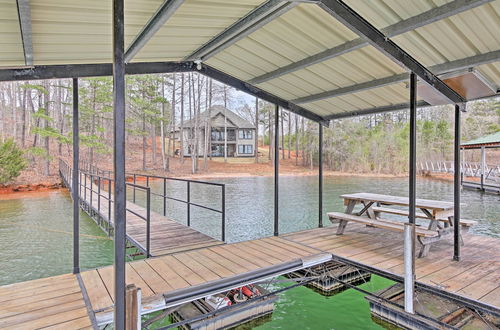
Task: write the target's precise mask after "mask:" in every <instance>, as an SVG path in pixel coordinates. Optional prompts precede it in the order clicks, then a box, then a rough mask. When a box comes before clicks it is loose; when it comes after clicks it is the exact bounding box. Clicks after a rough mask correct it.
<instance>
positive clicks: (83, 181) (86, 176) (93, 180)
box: [59, 159, 151, 257]
mask: <svg viewBox="0 0 500 330" xmlns="http://www.w3.org/2000/svg"><path fill="white" fill-rule="evenodd" d="M96 169H97V168H96ZM59 172H60V174H61V177H62V179H63V181H64V183H65V185H66V186H67V187H68V188H69V189H70V190H72V186H71V185H70V184H69V181H68V180H69V179H70V178H71V177H72V175H73V169H72V168H71V167H70V166H69V165H68V164H67V163H66V162H65V161H64V160H62V159H60V160H59ZM79 172H80V173H79V196H80V202H81V201H84V202H85V203H87V205H89V206H90V208H92V209H94V210H96V211H97V213H98V214H101V198H102V199H104V200H105V201H106V202H107V203H108V226H107V232H108V236H109V235H110V227H109V225H110V224H111V210H112V209H113V208H112V204H113V203H114V200H113V195H112V194H111V192H112V182H113V181H114V179H113V178H111V177H109V176H104V175H98V174H97V173H99V172H97V171H95V173H92V172H87V171H84V170H80V171H79ZM100 173H104V172H102V171H101V172H100ZM87 181H89V183H90V185H88V183H87ZM106 182H107V193H106V192H104V193H103V192H102V189H101V187H102V186H103V184H106ZM126 184H127V185H128V186H130V187H133V189H134V201H135V191H136V190H137V189H139V190H141V191H144V192H145V193H146V215H142V214H140V213H138V212H135V211H134V210H132V209H130V208H128V207H127V208H126V211H127V212H129V213H131V214H133V215H135V216H137V217H139V218H141V219H142V220H144V221H145V222H146V249H145V250H144V248H142V249H143V250H144V252H145V253H146V256H147V257H150V256H151V188H150V187H145V186H141V185H138V184H136V183H130V182H127V183H126ZM94 185H97V189H94ZM87 193H88V194H89V201H90V203H89V202H88V201H87ZM94 194H97V208H96V207H95V206H94V205H93V200H94ZM82 197H83V199H82ZM125 221H127V220H126V219H125ZM129 239H130V240H132V241H134V243H135V244H136V245H137V246H138V247H139V248H141V246H140V244H139V243H138V242H135V240H133V239H132V238H131V237H129Z"/></svg>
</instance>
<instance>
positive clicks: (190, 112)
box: [188, 73, 196, 174]
mask: <svg viewBox="0 0 500 330" xmlns="http://www.w3.org/2000/svg"><path fill="white" fill-rule="evenodd" d="M192 79H193V74H192V73H189V74H188V97H189V121H190V125H191V126H190V127H189V148H190V150H189V155H190V156H191V173H193V174H194V173H195V172H196V169H195V166H194V158H193V157H194V141H193V138H194V131H193V103H194V102H192V100H191V97H192V96H193V95H192V94H194V91H193V88H192V86H193V85H192V84H191V82H192Z"/></svg>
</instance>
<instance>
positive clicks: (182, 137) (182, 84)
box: [179, 73, 184, 164]
mask: <svg viewBox="0 0 500 330" xmlns="http://www.w3.org/2000/svg"><path fill="white" fill-rule="evenodd" d="M179 139H180V143H181V146H180V156H181V164H184V73H181V127H180V129H179Z"/></svg>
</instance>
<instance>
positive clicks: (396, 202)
mask: <svg viewBox="0 0 500 330" xmlns="http://www.w3.org/2000/svg"><path fill="white" fill-rule="evenodd" d="M341 197H342V198H343V199H344V205H345V206H346V210H345V213H346V214H349V215H353V216H354V217H356V216H357V217H360V216H362V215H363V214H366V215H367V216H368V218H369V219H370V221H369V224H368V222H367V224H368V225H371V226H374V227H380V228H388V229H395V230H402V228H403V224H402V223H401V226H397V224H394V223H391V222H389V221H385V220H382V219H380V217H379V215H380V213H381V212H387V213H393V214H400V215H408V211H404V210H397V209H384V208H382V207H381V206H406V207H409V205H410V201H409V198H408V197H401V196H391V195H382V194H373V193H355V194H345V195H342V196H341ZM357 204H362V205H363V208H362V209H361V211H359V212H357V213H355V214H353V212H354V207H355V206H356V205H357ZM416 208H418V209H420V210H421V211H422V212H421V213H420V212H419V216H418V217H419V218H424V219H426V220H429V225H428V226H427V228H426V230H425V231H424V230H421V234H420V235H419V236H418V240H419V242H420V243H421V244H422V249H421V251H420V256H421V257H423V256H426V255H427V254H428V252H429V249H430V246H431V243H433V242H435V241H437V240H439V239H440V238H441V236H443V235H446V234H449V233H451V230H452V226H453V215H454V204H453V203H451V202H443V201H436V200H428V199H417V200H416ZM353 216H350V217H349V218H345V219H343V221H342V219H340V220H341V222H340V224H339V227H338V229H337V234H339V235H341V234H342V233H343V232H344V230H345V226H346V225H347V223H348V222H349V221H353V220H354V219H355V218H353ZM336 217H339V216H338V215H337V216H336ZM331 218H332V217H331ZM333 218H335V216H334V217H333ZM360 219H361V218H360ZM364 219H366V218H364ZM440 221H444V222H445V226H444V228H443V227H442V226H441V225H440ZM359 222H362V221H361V220H360V221H359ZM399 227H401V228H399ZM430 232H436V234H435V235H434V236H433V237H430V235H429V233H430ZM417 235H418V234H417Z"/></svg>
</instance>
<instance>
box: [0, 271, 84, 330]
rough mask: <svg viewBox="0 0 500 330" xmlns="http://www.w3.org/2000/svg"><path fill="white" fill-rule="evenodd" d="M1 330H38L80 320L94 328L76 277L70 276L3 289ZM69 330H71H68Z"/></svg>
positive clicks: (0, 318)
mask: <svg viewBox="0 0 500 330" xmlns="http://www.w3.org/2000/svg"><path fill="white" fill-rule="evenodd" d="M0 300H1V301H2V302H1V303H0V328H2V329H3V328H5V329H37V328H41V327H48V326H59V325H61V326H60V328H64V327H63V326H62V324H64V323H69V322H71V323H73V322H76V320H78V322H77V323H78V324H79V328H85V327H90V326H91V325H92V323H91V321H90V318H89V315H88V314H87V308H86V305H85V301H84V299H83V295H82V292H81V289H80V286H79V284H78V279H77V277H76V275H73V274H66V275H60V276H53V277H50V278H47V279H39V280H33V281H28V282H21V283H15V284H10V285H6V286H3V287H0ZM66 329H68V328H67V327H66Z"/></svg>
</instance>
